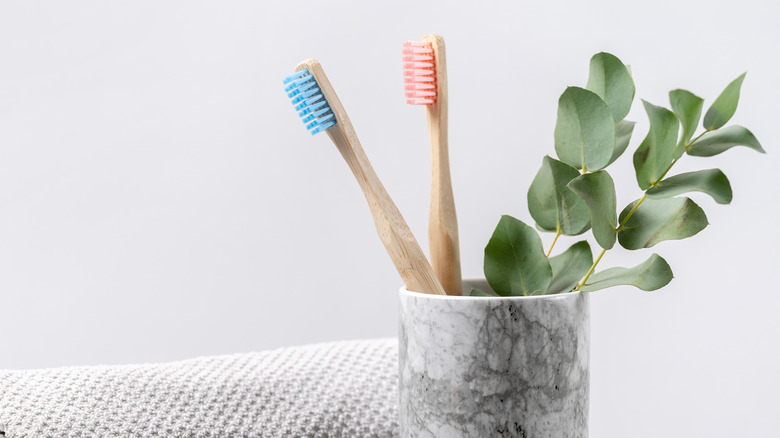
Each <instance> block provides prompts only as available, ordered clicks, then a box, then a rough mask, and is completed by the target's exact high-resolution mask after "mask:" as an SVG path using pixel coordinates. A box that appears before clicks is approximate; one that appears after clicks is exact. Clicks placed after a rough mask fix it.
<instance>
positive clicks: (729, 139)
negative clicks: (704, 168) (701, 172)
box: [688, 125, 766, 157]
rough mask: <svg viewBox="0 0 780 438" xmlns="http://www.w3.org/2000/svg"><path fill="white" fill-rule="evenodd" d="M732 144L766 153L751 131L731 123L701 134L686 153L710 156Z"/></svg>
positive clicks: (725, 149)
mask: <svg viewBox="0 0 780 438" xmlns="http://www.w3.org/2000/svg"><path fill="white" fill-rule="evenodd" d="M734 146H747V147H749V148H751V149H755V150H757V151H758V152H761V153H762V154H763V153H766V152H765V151H764V148H762V147H761V144H760V143H759V142H758V139H756V136H755V135H753V133H752V132H750V131H748V129H747V128H745V127H742V126H739V125H732V126H727V127H725V128H723V129H718V130H717V131H712V132H708V133H706V134H704V135H702V136H701V138H699V139H698V140H696V141H695V142H693V144H691V146H690V147H689V148H688V155H694V156H697V157H711V156H713V155H718V154H719V153H721V152H724V151H727V150H729V149H731V148H733V147H734Z"/></svg>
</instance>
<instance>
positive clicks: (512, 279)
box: [484, 215, 552, 296]
mask: <svg viewBox="0 0 780 438" xmlns="http://www.w3.org/2000/svg"><path fill="white" fill-rule="evenodd" d="M484 271H485V278H486V279H487V281H488V284H490V287H491V288H493V291H495V292H496V293H497V294H498V295H501V296H513V295H525V296H528V295H539V294H545V293H546V292H547V288H548V286H549V285H550V280H551V279H552V268H551V267H550V262H549V260H548V259H547V256H545V254H544V249H543V248H542V239H540V238H539V235H538V234H537V233H536V230H534V229H533V228H532V227H530V226H528V225H526V224H525V223H523V222H522V221H520V220H517V219H515V218H513V217H511V216H506V215H505V216H501V220H500V221H499V222H498V226H497V227H496V229H495V231H494V232H493V236H492V237H491V238H490V241H489V242H488V244H487V246H486V247H485V266H484Z"/></svg>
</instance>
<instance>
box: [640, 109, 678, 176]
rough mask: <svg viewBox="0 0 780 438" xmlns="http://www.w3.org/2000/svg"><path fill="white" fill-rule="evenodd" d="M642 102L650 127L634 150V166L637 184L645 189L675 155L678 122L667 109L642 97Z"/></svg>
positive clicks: (666, 167)
mask: <svg viewBox="0 0 780 438" xmlns="http://www.w3.org/2000/svg"><path fill="white" fill-rule="evenodd" d="M642 103H643V104H644V105H645V111H647V116H648V117H649V118H650V131H649V132H648V133H647V137H645V139H644V140H643V141H642V144H640V145H639V148H638V149H637V150H636V152H635V153H634V169H636V180H637V182H638V183H639V187H640V188H641V189H642V190H647V189H648V188H650V186H651V185H653V183H655V182H657V181H658V180H659V179H660V178H661V176H662V175H663V174H664V173H665V172H666V169H668V168H669V166H670V165H671V164H672V162H673V161H674V159H675V155H676V154H677V151H676V149H677V131H678V130H679V128H680V122H679V121H678V120H677V116H675V115H674V113H673V112H671V111H669V110H668V109H666V108H664V107H660V106H655V105H653V104H651V103H649V102H646V101H644V100H643V101H642Z"/></svg>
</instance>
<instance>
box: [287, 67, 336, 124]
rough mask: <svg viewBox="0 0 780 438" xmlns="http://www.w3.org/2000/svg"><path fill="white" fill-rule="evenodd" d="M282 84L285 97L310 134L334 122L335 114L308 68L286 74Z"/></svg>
mask: <svg viewBox="0 0 780 438" xmlns="http://www.w3.org/2000/svg"><path fill="white" fill-rule="evenodd" d="M284 84H285V87H284V91H285V92H287V97H289V98H290V101H291V102H292V104H293V107H295V110H296V111H298V116H299V117H300V118H301V120H302V121H303V123H304V125H306V129H308V130H309V131H310V132H311V133H312V135H314V134H316V133H318V132H322V131H324V130H326V129H328V128H330V127H332V126H333V125H335V124H336V115H335V114H333V111H332V110H331V109H330V105H328V100H327V99H325V96H323V95H322V90H320V87H319V86H318V85H317V80H316V79H314V76H313V75H312V74H311V73H309V70H301V71H297V72H295V73H293V74H291V75H290V76H287V77H286V78H285V79H284Z"/></svg>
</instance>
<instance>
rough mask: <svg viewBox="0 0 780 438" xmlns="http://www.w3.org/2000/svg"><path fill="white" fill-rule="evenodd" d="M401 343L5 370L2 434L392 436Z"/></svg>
mask: <svg viewBox="0 0 780 438" xmlns="http://www.w3.org/2000/svg"><path fill="white" fill-rule="evenodd" d="M397 348H398V347H397V342H396V340H394V339H382V340H371V341H350V342H333V343H327V344H317V345H310V346H305V347H292V348H284V349H279V350H274V351H268V352H262V353H248V354H235V355H228V356H213V357H203V358H197V359H191V360H185V361H180V362H172V363H164V364H146V365H123V366H94V367H68V368H54V369H44V370H23V371H0V432H3V433H5V436H6V437H7V438H27V437H36V438H37V437H131V436H132V437H317V438H320V437H321V438H326V437H327V438H338V437H344V438H347V437H349V438H351V437H360V438H362V437H371V438H373V437H376V438H385V437H396V436H398V420H397V415H398V362H397V361H398V355H397ZM0 436H2V433H0Z"/></svg>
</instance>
